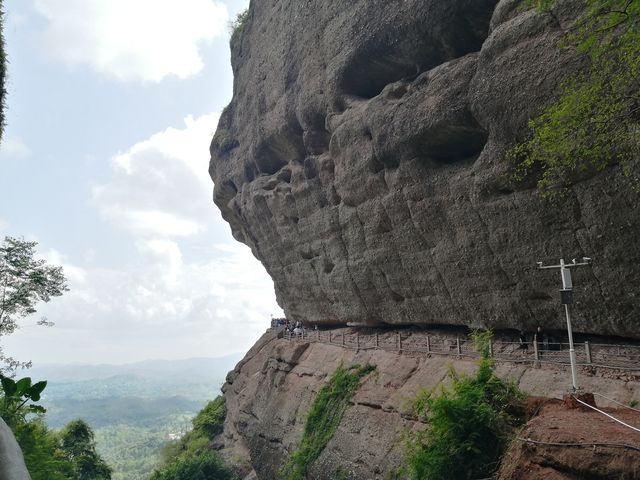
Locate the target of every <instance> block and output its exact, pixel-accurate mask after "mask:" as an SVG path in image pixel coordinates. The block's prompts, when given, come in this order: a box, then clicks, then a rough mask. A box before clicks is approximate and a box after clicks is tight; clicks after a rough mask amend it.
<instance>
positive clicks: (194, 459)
mask: <svg viewBox="0 0 640 480" xmlns="http://www.w3.org/2000/svg"><path fill="white" fill-rule="evenodd" d="M225 415H226V408H225V404H224V397H222V396H219V397H217V398H216V399H215V400H212V401H211V402H209V403H208V404H207V405H206V406H205V407H204V408H203V409H202V410H201V411H200V412H199V413H198V414H197V415H196V416H195V418H194V419H193V420H192V424H193V430H191V431H190V432H188V433H187V434H186V435H185V436H184V437H183V438H182V439H181V440H179V441H177V442H173V443H170V444H169V445H168V446H167V447H166V448H165V450H164V452H163V456H164V462H163V463H164V464H163V466H162V467H161V468H159V469H157V470H156V471H155V472H154V473H153V475H152V476H151V477H150V480H231V479H232V478H233V475H232V473H231V472H230V471H229V469H227V467H226V466H225V465H224V464H223V463H222V461H221V460H220V459H219V458H218V456H217V455H216V453H215V452H214V451H213V450H211V448H210V444H211V441H212V440H213V439H214V437H215V436H216V435H218V434H219V433H221V432H222V427H223V423H224V419H225Z"/></svg>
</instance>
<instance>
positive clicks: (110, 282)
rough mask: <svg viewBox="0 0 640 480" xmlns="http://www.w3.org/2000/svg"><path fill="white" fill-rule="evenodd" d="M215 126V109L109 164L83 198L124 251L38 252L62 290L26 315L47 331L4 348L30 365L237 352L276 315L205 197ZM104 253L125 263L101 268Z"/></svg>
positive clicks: (19, 337) (258, 268)
mask: <svg viewBox="0 0 640 480" xmlns="http://www.w3.org/2000/svg"><path fill="white" fill-rule="evenodd" d="M217 121H218V114H216V113H214V114H211V115H205V116H202V117H199V118H195V119H194V118H192V117H187V118H186V119H185V125H184V128H167V129H166V130H164V131H163V132H160V133H157V134H155V135H152V136H151V137H150V138H148V139H146V140H143V141H141V142H138V143H136V144H135V145H133V146H132V147H130V148H128V149H126V151H124V153H119V154H117V155H115V156H114V157H113V158H112V160H111V166H112V173H111V177H110V178H109V179H108V181H106V182H105V183H103V184H101V185H99V186H97V187H95V188H94V190H93V195H92V202H93V204H94V205H95V207H96V208H97V210H98V211H99V212H100V214H101V215H102V216H103V217H104V218H105V219H106V220H108V221H109V222H110V223H113V224H114V225H116V226H117V227H119V228H124V229H125V230H126V231H127V232H128V233H129V235H128V236H126V237H125V238H127V239H129V240H130V244H129V245H125V247H124V250H123V251H121V250H117V251H112V250H111V249H112V248H114V249H115V248H118V249H119V248H122V245H114V246H113V247H111V246H110V245H107V246H105V245H100V244H96V245H90V246H88V247H89V248H80V249H78V251H77V252H75V255H73V256H72V255H70V253H71V252H68V251H64V250H63V249H58V250H48V251H47V250H46V246H43V249H44V251H45V252H46V253H45V254H44V258H46V260H47V261H48V262H50V263H52V264H56V265H62V266H63V268H64V271H65V274H66V275H67V277H68V279H69V287H70V291H69V292H66V293H65V294H64V295H63V296H62V297H61V298H55V299H53V300H52V301H51V302H50V303H48V304H45V305H41V306H40V308H38V315H36V316H37V317H39V316H40V315H45V316H46V317H47V318H48V319H49V320H51V321H53V322H55V324H56V326H55V327H54V328H52V329H42V328H40V329H39V328H37V327H35V326H29V327H27V328H24V329H23V330H21V331H19V332H16V333H15V334H14V335H12V336H10V337H7V338H5V339H3V342H5V345H6V347H7V348H6V351H7V352H8V353H10V354H11V355H13V356H15V357H16V358H20V359H29V358H31V359H33V360H34V361H37V362H41V363H42V362H49V363H52V362H73V361H76V362H82V363H98V362H107V363H122V362H127V361H136V360H143V359H146V358H168V359H171V358H185V357H197V356H212V357H213V356H219V355H225V354H229V353H235V352H239V351H245V350H247V349H248V348H249V347H251V345H252V344H253V342H255V340H256V339H257V338H258V336H259V335H260V334H261V333H263V332H264V330H265V329H266V328H267V327H268V325H269V319H270V314H274V315H278V314H281V310H280V308H279V307H278V305H277V304H276V301H275V295H274V291H273V282H272V280H271V279H270V278H269V276H268V275H267V273H266V272H265V270H264V268H263V267H262V265H260V263H259V262H258V261H257V260H256V259H255V258H254V257H253V255H252V254H251V251H250V249H249V248H248V247H246V246H244V245H242V244H239V243H236V242H233V240H232V239H231V236H230V235H229V233H228V226H227V225H226V224H225V225H223V223H224V222H223V220H222V219H221V217H220V215H219V213H218V214H217V215H216V212H217V209H216V207H215V206H214V205H213V202H212V201H211V192H212V184H211V180H210V179H209V177H208V175H207V164H208V145H209V142H210V139H211V136H212V134H213V129H214V128H215V126H216V124H217ZM0 230H1V225H0ZM221 232H224V233H221ZM230 242H233V243H230ZM127 248H128V249H129V250H127ZM105 253H106V255H104V254H105ZM114 253H115V254H116V255H115V256H118V255H119V254H120V253H123V255H122V257H123V258H127V259H129V260H127V261H126V262H122V264H121V265H113V264H110V263H108V262H109V260H108V258H112V257H113V256H114ZM103 255H104V257H103ZM70 258H72V259H73V261H71V260H70ZM82 262H84V263H82ZM29 322H30V323H34V322H33V321H32V319H29V321H28V322H27V323H29Z"/></svg>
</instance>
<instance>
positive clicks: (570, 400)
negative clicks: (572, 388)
mask: <svg viewBox="0 0 640 480" xmlns="http://www.w3.org/2000/svg"><path fill="white" fill-rule="evenodd" d="M576 398H578V399H579V400H582V401H583V402H584V403H587V404H589V405H591V406H592V407H595V406H596V400H595V398H593V393H586V392H580V393H568V394H566V395H563V396H562V403H563V404H564V407H565V408H566V409H568V410H573V409H576V408H577V409H580V410H589V408H588V407H585V406H584V405H582V404H581V403H579V402H577V401H576Z"/></svg>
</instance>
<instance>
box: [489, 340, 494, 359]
mask: <svg viewBox="0 0 640 480" xmlns="http://www.w3.org/2000/svg"><path fill="white" fill-rule="evenodd" d="M489 357H490V358H493V338H490V339H489Z"/></svg>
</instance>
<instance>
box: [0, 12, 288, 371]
mask: <svg viewBox="0 0 640 480" xmlns="http://www.w3.org/2000/svg"><path fill="white" fill-rule="evenodd" d="M247 5H248V1H247V0H227V1H213V0H8V1H5V10H6V14H5V38H6V44H7V45H6V46H7V51H8V56H9V78H8V85H7V89H8V99H7V100H8V101H7V112H6V117H7V127H6V130H5V135H4V139H3V142H2V145H0V168H1V169H0V172H1V174H0V192H1V194H2V197H1V200H0V234H5V235H12V236H19V237H20V236H23V237H25V238H27V239H33V240H36V241H38V242H39V251H40V252H41V254H42V255H43V256H44V257H45V258H46V259H48V260H49V261H50V262H52V263H56V264H60V265H63V266H64V268H65V272H66V273H67V276H68V278H69V284H70V288H71V290H70V291H69V292H68V293H66V294H65V295H64V297H61V298H57V299H54V300H53V301H52V302H50V303H49V304H47V305H43V306H42V307H41V308H40V309H39V312H38V314H36V315H35V316H34V318H29V319H25V320H24V321H23V322H22V324H23V325H24V326H23V328H22V329H21V330H20V331H18V332H16V333H15V334H13V335H11V336H9V337H4V338H2V339H0V341H2V342H3V345H4V346H5V349H6V350H7V353H8V354H12V355H14V356H15V357H17V358H19V359H21V360H25V359H32V360H34V362H38V363H51V362H82V363H96V362H109V363H122V362H129V361H136V360H142V359H147V358H186V357H194V356H219V355H225V354H228V353H232V352H237V351H244V350H246V349H247V348H248V347H250V346H251V344H252V343H253V342H254V341H255V339H256V338H257V337H258V336H259V335H260V334H261V333H262V332H263V331H264V329H265V328H266V327H267V326H268V322H269V315H270V314H272V313H273V314H276V315H277V314H280V313H281V311H280V310H279V308H278V307H277V305H276V303H275V297H274V293H273V284H272V282H271V280H270V279H269V277H268V276H267V275H266V273H265V271H264V269H263V268H262V266H261V265H260V263H259V262H258V261H257V260H255V259H254V258H253V257H252V255H251V253H250V251H249V249H248V248H247V247H245V246H243V245H240V244H238V243H237V242H235V240H233V238H232V237H231V235H230V231H229V227H228V225H227V224H226V223H225V222H224V221H223V220H222V219H221V217H220V214H219V212H218V210H217V208H216V207H215V206H214V205H213V203H212V202H211V190H212V184H211V181H210V179H209V177H208V174H207V166H208V145H209V142H210V139H211V136H212V135H213V132H214V130H215V127H216V125H217V121H218V115H219V112H220V111H221V110H222V109H223V108H224V106H225V105H226V104H227V103H228V102H229V101H230V99H231V94H232V80H233V79H232V73H231V67H230V64H229V48H228V42H229V35H230V32H229V22H230V20H231V19H233V18H235V16H236V15H237V13H238V12H240V11H242V10H244V9H245V8H246V7H247ZM41 315H46V316H47V318H48V319H49V320H50V321H53V322H55V324H56V326H55V327H52V328H43V327H38V326H35V325H34V324H35V322H36V321H37V320H38V318H39V317H40V316H41Z"/></svg>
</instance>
